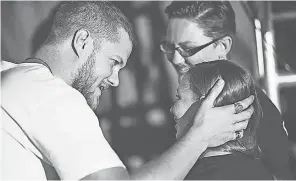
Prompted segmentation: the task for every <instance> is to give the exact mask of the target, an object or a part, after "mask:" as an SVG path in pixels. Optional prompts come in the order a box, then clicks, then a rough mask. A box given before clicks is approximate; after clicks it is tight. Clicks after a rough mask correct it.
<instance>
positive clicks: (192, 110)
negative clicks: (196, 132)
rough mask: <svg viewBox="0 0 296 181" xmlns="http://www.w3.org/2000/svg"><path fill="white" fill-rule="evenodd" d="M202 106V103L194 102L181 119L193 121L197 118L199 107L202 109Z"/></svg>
mask: <svg viewBox="0 0 296 181" xmlns="http://www.w3.org/2000/svg"><path fill="white" fill-rule="evenodd" d="M200 104H201V102H200V101H196V102H194V103H193V104H192V105H191V106H190V107H189V109H188V110H187V111H186V112H185V114H184V115H183V116H182V117H181V118H180V119H183V120H193V119H194V118H195V115H196V113H197V111H198V109H199V107H200ZM189 122H190V121H189ZM192 122H193V121H192Z"/></svg>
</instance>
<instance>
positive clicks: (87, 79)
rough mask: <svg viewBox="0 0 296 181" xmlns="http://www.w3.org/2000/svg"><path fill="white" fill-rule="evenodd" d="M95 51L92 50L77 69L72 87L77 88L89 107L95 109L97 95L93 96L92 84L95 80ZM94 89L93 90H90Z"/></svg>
mask: <svg viewBox="0 0 296 181" xmlns="http://www.w3.org/2000/svg"><path fill="white" fill-rule="evenodd" d="M94 67H95V53H94V51H93V52H92V54H91V55H90V57H89V58H88V59H87V61H86V62H85V63H84V64H83V65H82V66H81V68H79V69H78V71H77V75H76V76H75V78H74V81H73V83H72V87H73V88H74V89H76V90H78V91H79V92H80V93H81V94H82V95H83V96H84V97H85V99H86V102H87V104H88V105H89V106H90V107H91V109H93V110H95V109H96V108H97V106H98V102H97V97H95V92H94V91H95V88H93V87H92V86H93V85H94V83H95V81H96V77H95V68H94ZM92 89H94V90H92Z"/></svg>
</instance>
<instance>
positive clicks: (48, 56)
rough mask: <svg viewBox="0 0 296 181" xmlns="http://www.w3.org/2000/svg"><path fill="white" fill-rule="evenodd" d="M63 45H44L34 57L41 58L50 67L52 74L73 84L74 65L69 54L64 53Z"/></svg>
mask: <svg viewBox="0 0 296 181" xmlns="http://www.w3.org/2000/svg"><path fill="white" fill-rule="evenodd" d="M62 52H64V51H63V47H62V46H58V45H57V46H55V45H42V46H41V47H40V48H39V49H38V50H37V52H36V53H35V55H34V56H33V57H32V58H39V59H41V60H42V61H44V62H45V63H46V64H47V65H48V66H49V68H50V70H51V72H52V74H53V75H54V76H56V77H59V78H61V79H63V80H64V81H65V82H66V83H67V84H69V85H71V84H72V71H71V68H72V66H71V65H69V63H68V62H70V61H69V60H68V59H67V56H64V55H65V54H63V53H62Z"/></svg>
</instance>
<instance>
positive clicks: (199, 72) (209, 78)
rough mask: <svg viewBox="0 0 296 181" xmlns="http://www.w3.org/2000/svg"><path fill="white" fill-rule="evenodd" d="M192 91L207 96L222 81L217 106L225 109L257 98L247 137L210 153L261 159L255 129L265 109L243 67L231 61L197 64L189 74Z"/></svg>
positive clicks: (230, 142)
mask: <svg viewBox="0 0 296 181" xmlns="http://www.w3.org/2000/svg"><path fill="white" fill-rule="evenodd" d="M187 74H188V76H189V84H190V89H191V90H192V92H193V93H194V94H195V95H196V96H197V97H198V98H200V97H202V96H206V95H207V94H208V92H209V91H210V89H211V88H212V86H213V85H214V84H215V82H216V81H217V80H218V79H219V78H223V80H224V81H225V85H224V88H223V90H222V92H221V93H220V94H219V96H218V97H217V99H216V101H215V103H214V106H216V107H219V106H224V105H229V104H233V103H235V102H238V101H241V100H243V99H245V98H247V97H249V96H250V95H254V96H255V99H254V103H253V104H252V105H253V106H254V113H253V115H252V117H251V118H250V120H249V123H248V126H247V128H246V129H245V130H244V136H243V137H242V138H240V139H237V140H233V141H229V142H227V143H225V144H223V145H221V146H219V147H216V148H209V149H208V150H219V151H227V152H234V151H239V152H242V153H245V154H247V155H251V156H255V157H257V156H258V146H257V141H256V130H257V127H258V126H259V121H260V119H261V118H262V110H261V106H260V103H259V101H258V98H257V93H256V90H255V83H254V80H253V79H252V76H251V74H250V73H249V72H248V71H247V70H246V69H244V68H243V67H241V66H239V65H237V64H235V63H234V62H231V61H228V60H216V61H211V62H204V63H200V64H197V65H196V66H195V67H192V68H190V70H189V71H188V72H187Z"/></svg>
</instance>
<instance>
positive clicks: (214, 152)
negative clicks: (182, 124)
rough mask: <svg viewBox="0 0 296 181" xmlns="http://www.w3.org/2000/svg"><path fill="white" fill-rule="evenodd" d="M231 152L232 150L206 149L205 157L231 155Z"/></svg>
mask: <svg viewBox="0 0 296 181" xmlns="http://www.w3.org/2000/svg"><path fill="white" fill-rule="evenodd" d="M229 154H231V152H225V151H210V150H206V151H205V153H204V154H203V158H204V157H211V156H220V155H229Z"/></svg>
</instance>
